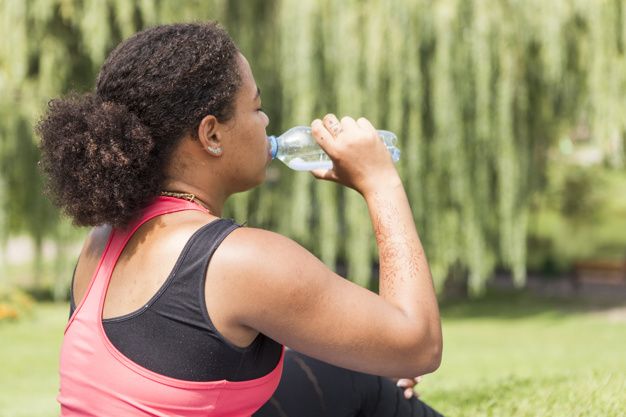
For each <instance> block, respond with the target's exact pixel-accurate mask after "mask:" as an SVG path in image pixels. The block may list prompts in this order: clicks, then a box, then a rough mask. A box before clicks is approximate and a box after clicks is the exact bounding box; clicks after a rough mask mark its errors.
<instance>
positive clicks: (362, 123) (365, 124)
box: [356, 117, 376, 131]
mask: <svg viewBox="0 0 626 417" xmlns="http://www.w3.org/2000/svg"><path fill="white" fill-rule="evenodd" d="M356 124H357V125H358V126H359V127H360V128H361V129H365V130H374V131H375V130H376V128H375V127H374V125H372V123H371V122H370V121H369V120H367V119H366V118H365V117H359V118H358V119H357V121H356Z"/></svg>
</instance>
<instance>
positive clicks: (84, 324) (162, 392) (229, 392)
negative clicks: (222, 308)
mask: <svg viewBox="0 0 626 417" xmlns="http://www.w3.org/2000/svg"><path fill="white" fill-rule="evenodd" d="M181 210H200V211H202V210H203V209H202V208H201V207H200V206H198V205H196V204H194V203H191V202H188V201H184V200H180V199H176V198H171V197H159V198H157V199H156V201H155V202H154V203H153V204H152V205H150V206H149V207H147V208H146V209H145V210H144V212H143V213H142V215H141V217H140V218H139V219H138V220H137V221H135V222H134V223H132V224H131V225H130V226H129V227H128V228H126V229H125V230H120V229H114V230H113V231H112V233H111V236H110V237H109V241H108V243H107V246H106V248H105V250H104V252H103V254H102V257H101V258H100V262H99V264H98V267H97V268H96V271H95V273H94V276H93V278H92V279H91V282H90V284H89V288H88V289H87V292H86V293H85V295H84V296H83V299H82V301H81V302H80V304H79V305H78V306H77V308H76V311H75V312H74V314H73V315H72V317H71V319H70V321H69V323H68V324H67V327H66V329H65V337H64V339H63V345H62V348H61V363H60V377H61V386H60V390H59V395H58V397H57V400H58V401H59V403H60V404H61V415H62V416H64V417H70V416H115V417H117V416H120V417H121V416H163V417H165V416H168V417H171V416H189V417H191V416H194V417H195V416H212V417H227V416H228V417H249V416H251V415H252V413H254V412H255V411H256V410H258V409H259V408H260V407H261V406H262V405H263V404H264V403H265V402H266V401H268V400H269V398H270V397H271V396H272V394H273V393H274V391H275V390H276V387H277V386H278V382H279V380H280V376H281V373H282V367H283V360H284V347H283V352H282V354H281V358H280V360H279V362H278V365H277V366H276V368H274V370H273V371H271V372H270V373H268V374H267V375H265V376H263V377H260V378H257V379H252V380H249V381H240V382H232V381H227V380H220V381H209V382H194V381H184V380H180V379H175V378H171V377H167V376H164V375H160V374H157V373H155V372H153V371H150V370H148V369H146V368H143V367H141V366H139V365H137V364H136V363H134V362H132V361H131V360H130V359H128V358H126V357H125V356H124V355H122V354H121V353H120V352H119V351H118V350H117V349H116V348H115V347H114V346H113V345H112V344H111V342H109V340H108V339H107V337H106V335H105V332H104V328H103V326H102V310H103V306H104V300H105V296H106V292H107V288H108V286H109V281H110V279H111V274H112V272H113V267H114V266H115V263H116V262H117V259H118V258H119V256H120V254H121V253H122V250H123V249H124V246H125V245H126V243H127V242H128V240H129V239H130V237H131V236H132V234H133V233H134V232H135V231H136V230H137V229H138V228H139V226H141V225H142V224H143V223H145V222H147V221H148V220H150V219H152V218H154V217H156V216H159V215H161V214H166V213H173V212H177V211H181Z"/></svg>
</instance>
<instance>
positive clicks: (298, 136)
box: [267, 126, 400, 171]
mask: <svg viewBox="0 0 626 417" xmlns="http://www.w3.org/2000/svg"><path fill="white" fill-rule="evenodd" d="M378 136H379V137H380V138H381V140H383V141H384V142H385V145H387V150H388V151H389V153H390V154H391V159H393V162H398V160H399V159H400V149H398V148H397V146H396V144H397V143H398V138H397V137H396V135H395V134H393V133H392V132H389V131H387V130H378ZM267 140H268V141H269V144H270V154H271V156H272V159H279V160H280V161H282V162H283V163H285V164H286V165H287V166H288V167H289V168H291V169H295V170H296V171H311V170H314V169H331V168H332V167H333V161H332V160H331V159H330V157H329V156H328V155H327V154H326V152H324V151H323V150H322V148H320V146H319V145H318V144H317V142H316V141H315V138H314V137H313V136H312V135H311V128H310V127H308V126H296V127H292V128H291V129H289V130H288V131H286V132H285V133H283V134H282V135H280V136H278V137H277V136H268V137H267Z"/></svg>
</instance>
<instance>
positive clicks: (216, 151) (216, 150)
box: [207, 146, 222, 156]
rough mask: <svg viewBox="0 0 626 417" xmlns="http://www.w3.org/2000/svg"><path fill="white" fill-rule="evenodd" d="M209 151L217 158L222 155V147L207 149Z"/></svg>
mask: <svg viewBox="0 0 626 417" xmlns="http://www.w3.org/2000/svg"><path fill="white" fill-rule="evenodd" d="M207 150H208V151H209V152H211V153H212V154H213V155H215V156H219V155H221V154H222V148H221V147H217V148H212V147H211V146H208V147H207Z"/></svg>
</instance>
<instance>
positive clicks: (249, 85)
mask: <svg viewBox="0 0 626 417" xmlns="http://www.w3.org/2000/svg"><path fill="white" fill-rule="evenodd" d="M239 72H240V76H241V86H240V88H239V91H238V92H237V94H236V95H235V108H234V115H233V117H232V118H231V119H230V120H229V121H228V122H226V123H225V127H226V128H225V129H224V133H225V137H224V140H223V148H224V153H223V155H222V158H224V159H225V161H224V162H226V163H227V164H228V170H227V172H228V173H229V175H232V178H229V182H231V184H233V188H234V189H233V190H232V191H233V192H239V191H244V190H248V189H250V188H252V187H255V186H257V185H259V184H261V183H262V182H263V181H264V180H265V174H266V168H267V165H268V164H269V162H270V160H271V159H270V156H269V146H268V142H267V134H266V132H265V128H266V127H267V125H268V124H269V118H268V117H267V115H266V114H265V113H264V112H263V111H262V109H261V96H260V94H261V92H260V89H259V88H258V87H257V85H256V82H255V80H254V76H253V75H252V70H251V69H250V64H248V61H247V60H246V58H245V57H244V56H243V55H241V54H239Z"/></svg>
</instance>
